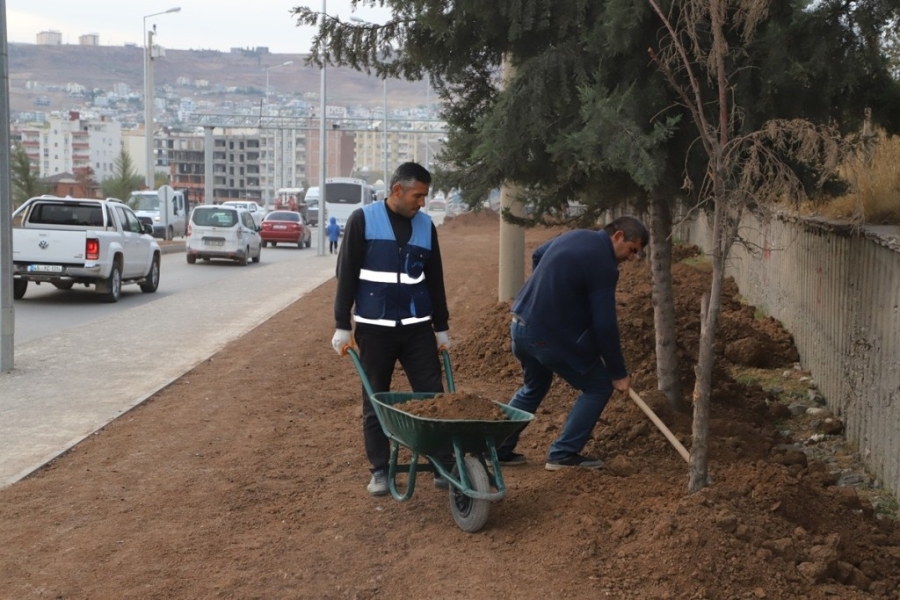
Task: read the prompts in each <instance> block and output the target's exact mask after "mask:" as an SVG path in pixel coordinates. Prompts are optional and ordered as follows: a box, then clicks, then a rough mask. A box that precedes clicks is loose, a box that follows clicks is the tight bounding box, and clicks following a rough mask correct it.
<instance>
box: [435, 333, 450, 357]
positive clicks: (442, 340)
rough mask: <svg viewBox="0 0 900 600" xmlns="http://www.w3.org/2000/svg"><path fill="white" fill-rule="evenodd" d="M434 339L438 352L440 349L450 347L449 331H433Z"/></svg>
mask: <svg viewBox="0 0 900 600" xmlns="http://www.w3.org/2000/svg"><path fill="white" fill-rule="evenodd" d="M434 339H435V341H437V347H438V352H440V351H441V350H449V349H450V332H449V331H435V332H434Z"/></svg>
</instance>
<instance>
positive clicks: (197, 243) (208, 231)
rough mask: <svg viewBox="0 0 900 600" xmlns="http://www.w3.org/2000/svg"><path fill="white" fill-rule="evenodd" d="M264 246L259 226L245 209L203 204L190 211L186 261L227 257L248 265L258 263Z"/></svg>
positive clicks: (193, 261) (192, 262) (189, 262)
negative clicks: (251, 262) (248, 263)
mask: <svg viewBox="0 0 900 600" xmlns="http://www.w3.org/2000/svg"><path fill="white" fill-rule="evenodd" d="M261 253H262V243H261V239H260V236H259V227H258V226H257V225H256V222H255V221H254V220H253V217H252V215H251V214H250V213H249V212H248V211H247V210H245V209H243V208H237V207H234V206H225V205H214V204H213V205H203V206H198V207H196V208H195V209H194V210H193V211H192V212H191V218H190V220H189V222H188V230H187V261H188V264H194V263H195V262H197V259H198V258H202V259H204V260H209V259H212V258H224V259H227V260H234V261H237V262H238V264H240V265H246V264H247V262H248V261H251V260H252V261H253V262H255V263H258V262H259V259H260V255H261Z"/></svg>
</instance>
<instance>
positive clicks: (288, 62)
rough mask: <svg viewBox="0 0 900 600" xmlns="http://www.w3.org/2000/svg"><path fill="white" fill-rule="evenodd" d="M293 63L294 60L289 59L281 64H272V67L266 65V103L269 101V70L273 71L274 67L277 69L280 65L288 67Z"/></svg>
mask: <svg viewBox="0 0 900 600" xmlns="http://www.w3.org/2000/svg"><path fill="white" fill-rule="evenodd" d="M292 64H294V61H292V60H287V61H285V62H283V63H281V64H280V65H272V66H271V67H266V104H268V103H269V71H271V70H272V69H277V68H279V67H286V66H288V65H292Z"/></svg>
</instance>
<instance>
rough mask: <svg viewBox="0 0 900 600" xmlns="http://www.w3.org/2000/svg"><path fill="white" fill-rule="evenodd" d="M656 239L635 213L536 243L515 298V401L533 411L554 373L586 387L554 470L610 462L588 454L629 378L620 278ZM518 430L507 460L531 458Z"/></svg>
mask: <svg viewBox="0 0 900 600" xmlns="http://www.w3.org/2000/svg"><path fill="white" fill-rule="evenodd" d="M648 240H649V234H648V233H647V227H646V226H645V225H644V223H642V222H641V221H640V220H639V219H637V218H635V217H630V216H626V217H619V218H618V219H616V220H614V221H613V222H612V223H610V224H609V225H607V226H606V227H605V228H604V229H603V230H601V231H592V230H586V229H576V230H573V231H569V232H566V233H564V234H562V235H560V236H558V237H556V238H554V239H552V240H550V241H548V242H546V243H545V244H543V245H542V246H540V247H539V248H537V250H535V251H534V254H533V255H532V257H531V261H532V273H531V277H529V278H528V281H526V282H525V285H524V286H522V289H521V290H520V291H519V293H518V294H517V295H516V298H515V301H514V302H513V305H512V324H511V325H510V335H511V337H512V350H513V354H514V355H515V357H516V359H518V361H519V363H520V364H521V365H522V373H523V384H522V387H520V388H519V390H518V391H516V393H515V395H514V396H513V398H512V400H511V401H510V403H509V405H510V406H513V407H515V408H518V409H521V410H524V411H527V412H529V413H534V412H535V411H537V409H538V407H539V406H540V405H541V402H542V401H543V399H544V397H545V396H546V395H547V392H549V391H550V384H551V383H552V382H553V375H554V374H556V375H557V376H559V377H561V378H562V379H564V380H565V381H566V382H567V383H568V384H569V385H571V386H572V387H573V388H575V389H576V390H579V391H580V392H581V394H580V395H579V396H578V398H577V399H576V400H575V403H574V404H573V405H572V408H571V409H570V410H569V414H568V416H567V417H566V421H565V425H564V426H563V429H562V432H560V434H559V436H558V437H557V438H556V440H554V441H553V443H552V444H551V445H550V450H549V452H548V454H547V462H546V464H545V465H544V466H545V468H546V469H547V470H548V471H556V470H559V469H565V468H568V467H581V468H586V469H599V468H601V467H602V466H603V462H602V461H601V460H599V459H596V458H591V457H588V456H584V455H582V454H581V452H582V450H583V449H584V446H585V445H586V444H587V442H588V440H589V439H590V437H591V432H592V431H593V430H594V426H595V425H596V424H597V421H598V420H599V419H600V414H601V413H602V412H603V409H604V408H605V407H606V404H607V402H608V401H609V398H610V396H612V393H613V391H614V390H616V391H619V392H623V393H627V392H628V388H629V386H630V383H631V381H630V378H629V376H628V371H627V370H626V369H625V359H624V357H623V356H622V346H621V343H620V341H619V325H618V321H617V319H616V283H617V282H618V280H619V267H618V265H619V264H620V263H622V262H625V261H628V260H632V259H634V258H635V257H636V256H637V255H638V253H640V252H641V250H643V248H644V247H645V246H646V245H647V242H648ZM518 441H519V434H516V435H513V436H510V438H509V439H508V440H506V442H504V444H503V446H502V447H501V448H500V450H499V451H498V458H499V460H500V462H501V463H503V464H521V463H524V462H526V457H525V455H524V454H521V453H518V452H515V448H516V445H517V444H518Z"/></svg>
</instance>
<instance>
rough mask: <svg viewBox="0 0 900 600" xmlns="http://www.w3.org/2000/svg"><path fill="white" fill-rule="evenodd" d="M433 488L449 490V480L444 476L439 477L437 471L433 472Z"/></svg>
mask: <svg viewBox="0 0 900 600" xmlns="http://www.w3.org/2000/svg"><path fill="white" fill-rule="evenodd" d="M434 489H436V490H449V489H450V482H449V481H447V480H446V479H445V478H444V477H441V476H440V475H438V474H437V473H435V474H434Z"/></svg>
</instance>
